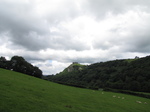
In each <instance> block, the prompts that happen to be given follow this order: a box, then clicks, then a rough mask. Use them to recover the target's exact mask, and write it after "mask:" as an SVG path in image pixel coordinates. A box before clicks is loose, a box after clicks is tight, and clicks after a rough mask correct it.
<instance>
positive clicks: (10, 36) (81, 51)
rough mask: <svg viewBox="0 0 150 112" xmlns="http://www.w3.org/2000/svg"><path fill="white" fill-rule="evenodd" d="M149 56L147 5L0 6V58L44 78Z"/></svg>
mask: <svg viewBox="0 0 150 112" xmlns="http://www.w3.org/2000/svg"><path fill="white" fill-rule="evenodd" d="M149 54H150V0H0V56H4V57H6V58H7V59H11V57H12V56H14V55H18V56H22V57H24V58H25V59H26V60H27V61H28V62H30V63H32V64H33V65H35V66H37V67H39V68H40V69H41V70H42V71H43V74H44V75H51V74H56V73H59V72H61V71H62V70H63V69H64V68H66V67H67V66H69V65H70V64H71V63H72V62H79V63H81V64H92V63H96V62H105V61H109V60H116V59H128V58H134V57H135V56H139V57H144V56H147V55H149Z"/></svg>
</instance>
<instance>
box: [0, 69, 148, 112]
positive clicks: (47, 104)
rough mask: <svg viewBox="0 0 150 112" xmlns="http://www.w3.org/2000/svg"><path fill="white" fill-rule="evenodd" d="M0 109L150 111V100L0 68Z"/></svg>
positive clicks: (31, 111) (33, 111) (10, 111)
mask: <svg viewBox="0 0 150 112" xmlns="http://www.w3.org/2000/svg"><path fill="white" fill-rule="evenodd" d="M113 96H114V97H113ZM118 97H119V98H118ZM123 97H124V99H122V98H123ZM136 101H141V102H142V103H137V102H136ZM144 102H146V103H147V104H145V103H144ZM0 112H150V99H146V98H142V97H136V96H131V95H126V94H120V93H113V92H104V91H95V90H89V89H82V88H76V87H70V86H65V85H61V84H56V83H52V82H49V81H45V80H42V79H38V78H35V77H31V76H28V75H24V74H21V73H17V72H14V71H9V70H5V69H0Z"/></svg>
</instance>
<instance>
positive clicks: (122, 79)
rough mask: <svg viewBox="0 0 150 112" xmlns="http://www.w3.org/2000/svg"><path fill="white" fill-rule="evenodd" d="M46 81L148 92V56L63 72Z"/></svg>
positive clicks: (149, 89)
mask: <svg viewBox="0 0 150 112" xmlns="http://www.w3.org/2000/svg"><path fill="white" fill-rule="evenodd" d="M46 79H47V80H50V81H53V82H57V83H62V84H67V85H71V86H77V87H84V88H91V89H99V88H112V89H121V90H131V91H141V92H150V56H147V57H144V58H135V59H122V60H114V61H108V62H100V63H95V64H92V65H89V66H86V67H84V69H83V70H78V71H77V70H75V71H71V72H66V70H64V71H63V72H61V73H59V74H56V75H51V76H47V77H46Z"/></svg>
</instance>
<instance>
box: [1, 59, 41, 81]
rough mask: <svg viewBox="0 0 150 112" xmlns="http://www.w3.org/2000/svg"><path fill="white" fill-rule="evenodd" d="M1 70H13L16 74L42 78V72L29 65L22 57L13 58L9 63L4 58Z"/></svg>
mask: <svg viewBox="0 0 150 112" xmlns="http://www.w3.org/2000/svg"><path fill="white" fill-rule="evenodd" d="M0 68H4V69H8V70H13V71H16V72H20V73H24V74H27V75H31V76H34V77H38V78H41V77H42V71H41V70H40V69H39V68H38V67H36V66H33V65H32V64H30V63H28V62H27V61H26V60H25V59H24V58H23V57H21V56H13V57H12V58H11V60H10V61H7V60H6V59H5V58H4V57H1V58H0Z"/></svg>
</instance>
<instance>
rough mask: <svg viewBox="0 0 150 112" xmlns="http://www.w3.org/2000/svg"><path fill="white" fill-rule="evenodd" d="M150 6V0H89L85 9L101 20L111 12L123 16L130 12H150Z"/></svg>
mask: <svg viewBox="0 0 150 112" xmlns="http://www.w3.org/2000/svg"><path fill="white" fill-rule="evenodd" d="M149 4H150V1H149V0H145V1H144V0H132V1H131V0H88V2H86V3H85V6H84V7H85V8H86V9H87V11H88V13H90V14H92V15H93V14H94V15H96V16H97V18H100V19H101V18H105V16H106V15H107V14H108V13H109V12H111V13H113V14H121V13H124V12H126V11H129V10H137V9H141V10H143V11H148V12H150V10H149Z"/></svg>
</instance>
